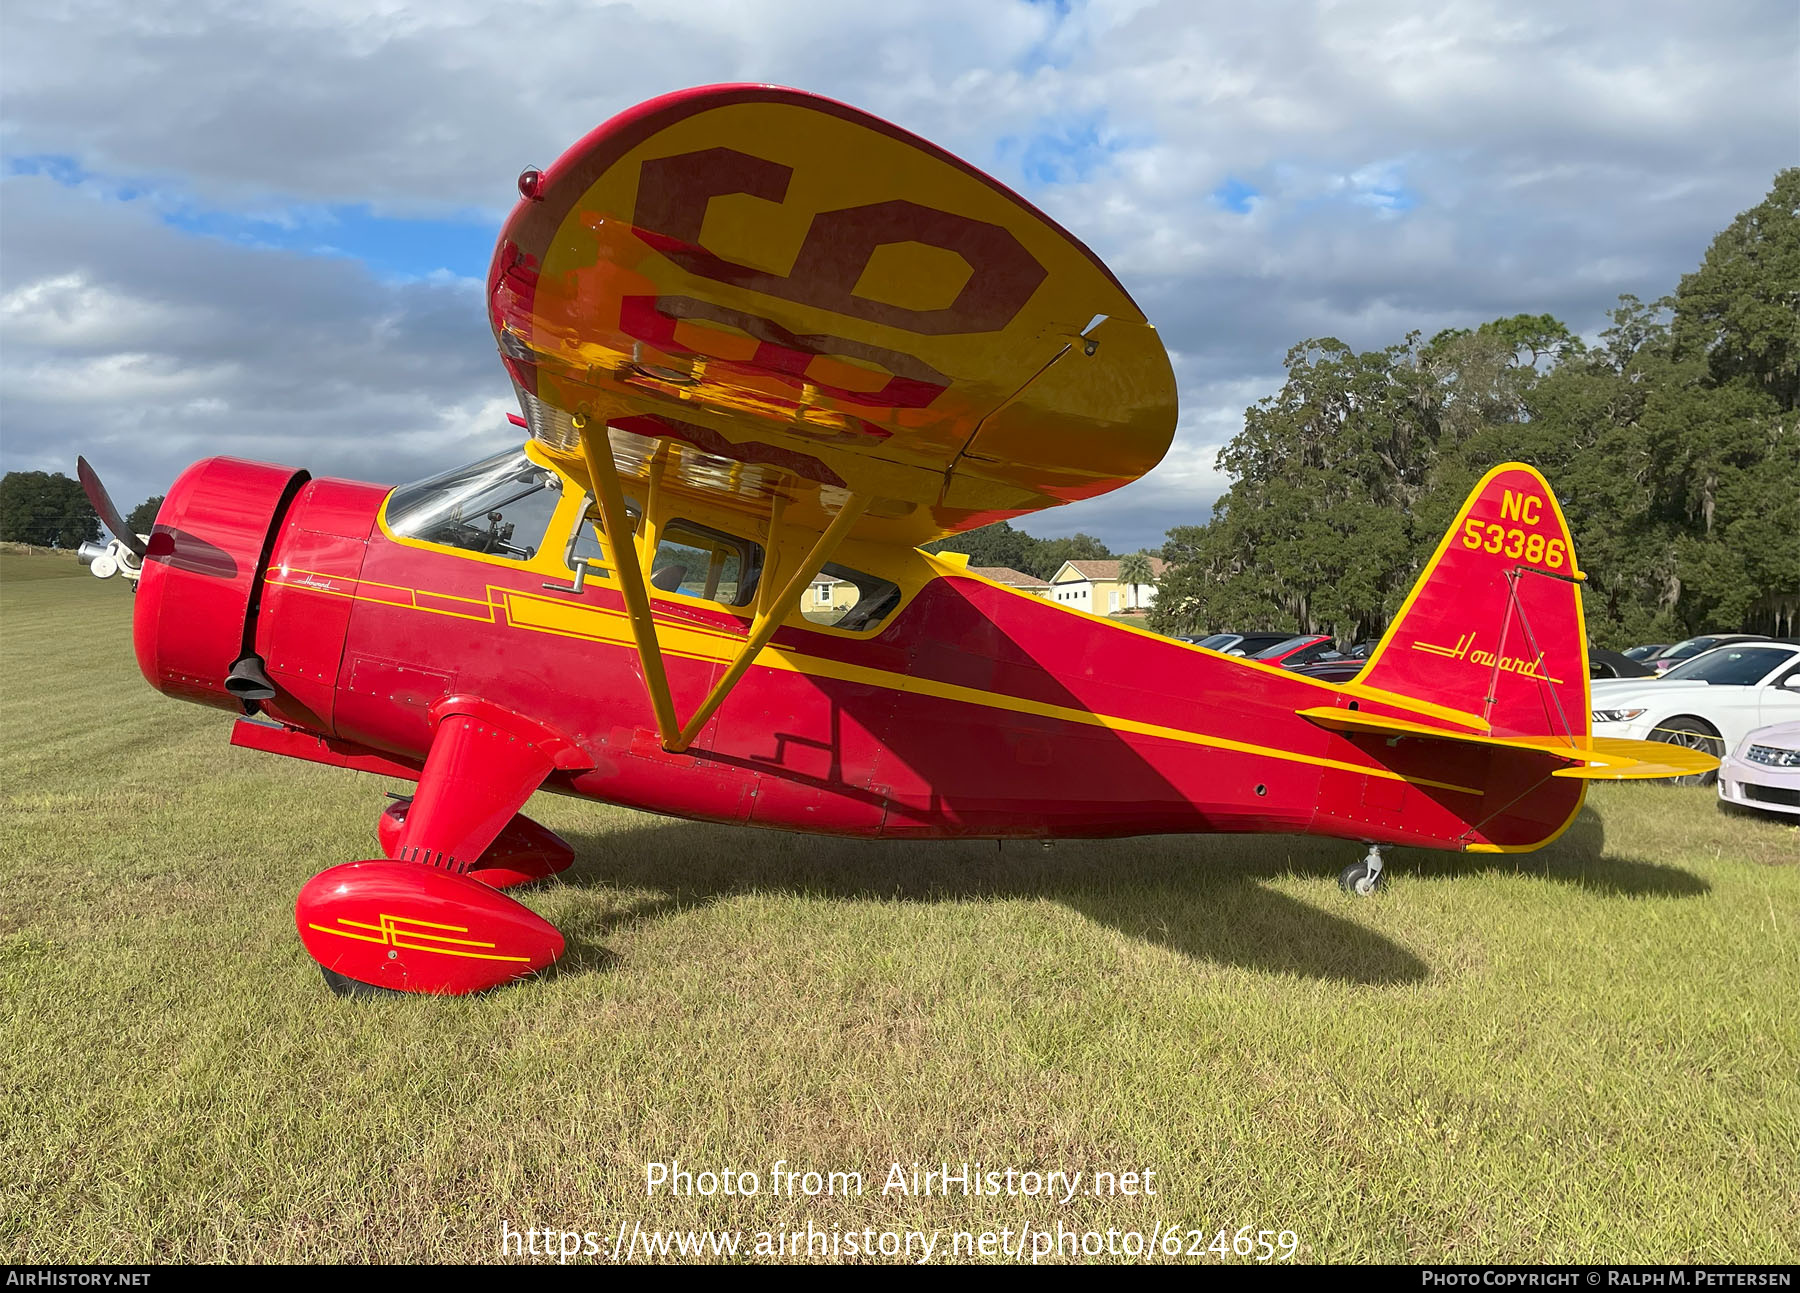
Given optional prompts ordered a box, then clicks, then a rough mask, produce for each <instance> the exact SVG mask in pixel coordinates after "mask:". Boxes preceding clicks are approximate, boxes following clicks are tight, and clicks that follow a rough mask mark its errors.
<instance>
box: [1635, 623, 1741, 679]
mask: <svg viewBox="0 0 1800 1293" xmlns="http://www.w3.org/2000/svg"><path fill="white" fill-rule="evenodd" d="M1768 640H1769V639H1768V638H1766V637H1764V636H1763V635H1762V634H1760V633H1708V634H1705V635H1704V636H1702V637H1697V638H1688V639H1687V640H1685V641H1682V642H1677V643H1676V644H1675V645H1674V646H1672V647H1665V648H1664V649H1663V650H1662V652H1661V653H1660V654H1658V655H1654V656H1652V657H1651V658H1650V659H1649V660H1648V661H1647V662H1646V663H1648V664H1649V666H1650V667H1651V668H1652V669H1654V670H1656V672H1658V673H1667V672H1669V670H1671V669H1673V668H1674V667H1675V666H1676V665H1678V664H1680V663H1681V662H1682V661H1684V660H1692V659H1693V658H1694V657H1695V656H1697V655H1699V654H1700V653H1701V652H1702V651H1710V650H1712V649H1713V648H1714V647H1721V646H1727V645H1729V644H1730V643H1733V642H1767V641H1768Z"/></svg>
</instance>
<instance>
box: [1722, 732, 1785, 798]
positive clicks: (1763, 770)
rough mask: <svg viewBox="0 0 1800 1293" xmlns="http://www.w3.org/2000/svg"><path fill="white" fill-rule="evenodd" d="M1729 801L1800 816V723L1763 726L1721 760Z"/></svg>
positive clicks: (1723, 784)
mask: <svg viewBox="0 0 1800 1293" xmlns="http://www.w3.org/2000/svg"><path fill="white" fill-rule="evenodd" d="M1719 798H1720V799H1722V800H1724V801H1725V802H1726V803H1728V804H1742V805H1743V806H1744V807H1746V808H1762V809H1766V810H1767V811H1769V812H1772V813H1793V814H1795V815H1796V816H1800V723H1776V724H1775V725H1774V726H1773V727H1759V728H1757V729H1756V730H1755V731H1754V732H1752V733H1750V735H1748V736H1746V737H1745V738H1744V739H1743V740H1742V741H1740V742H1739V743H1738V747H1737V749H1735V750H1733V751H1732V752H1731V754H1729V755H1728V756H1726V758H1725V760H1724V761H1723V762H1721V763H1720V764H1719Z"/></svg>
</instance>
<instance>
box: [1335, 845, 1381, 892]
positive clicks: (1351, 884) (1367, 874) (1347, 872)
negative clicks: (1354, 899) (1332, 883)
mask: <svg viewBox="0 0 1800 1293" xmlns="http://www.w3.org/2000/svg"><path fill="white" fill-rule="evenodd" d="M1384 875H1385V872H1383V871H1382V869H1381V845H1379V844H1371V845H1369V852H1368V855H1367V856H1365V857H1364V858H1363V859H1362V860H1361V861H1360V862H1352V863H1351V864H1350V865H1349V866H1347V867H1345V868H1344V869H1343V871H1342V872H1340V873H1339V875H1338V888H1340V889H1342V890H1343V891H1344V892H1345V893H1353V894H1356V895H1357V896H1358V897H1360V898H1367V897H1369V896H1371V895H1372V894H1373V893H1374V892H1375V891H1376V890H1377V889H1379V888H1381V885H1382V877H1383V876H1384Z"/></svg>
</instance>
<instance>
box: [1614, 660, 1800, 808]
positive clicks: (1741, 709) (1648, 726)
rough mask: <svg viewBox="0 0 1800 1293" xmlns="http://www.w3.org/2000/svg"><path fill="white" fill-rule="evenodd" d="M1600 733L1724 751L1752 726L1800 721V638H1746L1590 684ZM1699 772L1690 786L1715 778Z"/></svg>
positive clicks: (1687, 782)
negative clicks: (1656, 668) (1659, 669)
mask: <svg viewBox="0 0 1800 1293" xmlns="http://www.w3.org/2000/svg"><path fill="white" fill-rule="evenodd" d="M1589 689H1590V692H1591V694H1592V696H1593V711H1594V712H1593V732H1594V735H1595V736H1623V737H1627V738H1630V739H1632V740H1638V741H1667V742H1669V743H1670V744H1672V745H1685V746H1687V747H1689V748H1690V749H1695V750H1704V751H1706V753H1708V754H1711V755H1714V756H1715V757H1719V758H1723V757H1724V755H1725V752H1726V751H1727V750H1735V749H1737V748H1738V746H1739V745H1741V744H1742V743H1743V740H1744V738H1745V737H1746V736H1747V735H1749V734H1750V732H1751V731H1752V730H1753V729H1755V728H1759V727H1767V726H1769V725H1770V724H1772V723H1786V722H1794V721H1800V643H1794V642H1771V641H1769V640H1767V639H1763V640H1761V641H1745V642H1738V643H1734V644H1731V645H1727V646H1722V647H1715V648H1714V649H1713V650H1711V651H1707V652H1705V653H1704V654H1702V655H1697V656H1695V657H1694V658H1693V659H1691V660H1688V661H1686V662H1684V663H1682V664H1678V665H1676V666H1675V667H1674V668H1673V669H1671V670H1669V672H1668V673H1666V674H1664V675H1663V676H1662V677H1660V678H1655V679H1649V678H1643V679H1639V678H1622V679H1601V680H1599V681H1597V682H1593V683H1590V684H1589ZM1714 779H1715V774H1714V773H1711V772H1707V773H1703V774H1702V773H1696V774H1694V775H1693V776H1691V777H1681V778H1678V779H1677V780H1678V781H1679V782H1680V784H1682V785H1702V786H1705V785H1711V784H1712V783H1713V781H1714Z"/></svg>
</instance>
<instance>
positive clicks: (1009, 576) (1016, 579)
mask: <svg viewBox="0 0 1800 1293" xmlns="http://www.w3.org/2000/svg"><path fill="white" fill-rule="evenodd" d="M969 573H970V574H971V575H980V576H981V577H982V578H983V579H991V580H993V581H994V582H995V583H996V584H1005V585H1007V586H1008V587H1010V588H1048V587H1050V581H1049V580H1047V579H1039V578H1038V577H1037V576H1036V575H1028V574H1026V573H1025V572H1024V571H1023V570H1014V569H1013V568H1012V567H1011V566H970V567H969Z"/></svg>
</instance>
